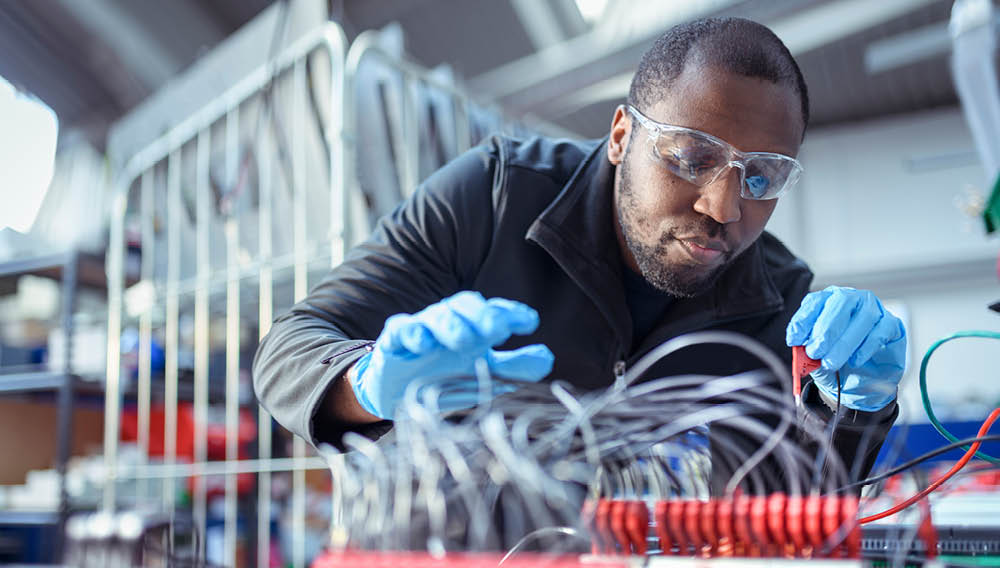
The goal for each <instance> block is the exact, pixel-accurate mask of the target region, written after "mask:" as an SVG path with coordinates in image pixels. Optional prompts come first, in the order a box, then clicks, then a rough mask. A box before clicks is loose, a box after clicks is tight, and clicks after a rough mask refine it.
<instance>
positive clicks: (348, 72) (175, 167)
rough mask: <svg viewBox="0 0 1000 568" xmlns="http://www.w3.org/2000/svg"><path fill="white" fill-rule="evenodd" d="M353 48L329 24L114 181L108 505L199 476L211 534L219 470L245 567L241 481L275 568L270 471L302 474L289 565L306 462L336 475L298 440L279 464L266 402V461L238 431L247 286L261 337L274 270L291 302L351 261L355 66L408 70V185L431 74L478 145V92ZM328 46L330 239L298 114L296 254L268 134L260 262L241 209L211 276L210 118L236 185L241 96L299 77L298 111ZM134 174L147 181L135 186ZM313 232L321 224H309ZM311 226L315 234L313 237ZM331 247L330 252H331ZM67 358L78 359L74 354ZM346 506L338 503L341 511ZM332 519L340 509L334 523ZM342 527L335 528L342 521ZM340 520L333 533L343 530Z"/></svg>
mask: <svg viewBox="0 0 1000 568" xmlns="http://www.w3.org/2000/svg"><path fill="white" fill-rule="evenodd" d="M346 44H347V42H346V39H345V36H344V33H343V31H342V30H341V29H340V27H339V26H337V25H336V24H334V23H327V24H325V25H323V26H322V27H319V28H317V29H315V30H314V31H313V32H311V33H309V34H307V35H305V36H304V37H302V38H301V39H299V40H298V41H295V42H294V43H292V44H291V45H290V46H289V47H287V48H286V49H284V50H283V51H282V52H281V53H279V54H278V56H277V57H275V58H274V59H273V60H272V61H269V62H265V63H264V64H262V65H260V66H259V67H257V68H256V69H255V70H254V71H253V72H251V73H250V74H249V75H248V76H247V77H245V78H244V79H243V80H241V81H240V82H238V83H237V84H235V85H234V86H232V87H231V88H229V89H228V90H226V91H225V92H223V93H222V94H221V95H220V96H219V97H217V98H216V99H213V100H212V102H211V103H209V104H208V105H206V106H205V107H203V108H202V109H201V110H199V111H198V112H196V113H194V114H193V115H191V116H190V117H188V118H187V119H185V120H184V121H182V122H180V123H178V124H177V125H176V126H175V127H173V128H171V129H170V130H169V131H168V132H166V133H165V134H164V135H163V136H161V137H160V138H158V139H156V140H155V141H153V142H152V143H151V144H149V145H148V146H147V147H145V148H143V149H141V150H140V151H139V152H137V153H136V154H135V155H134V156H133V157H132V158H131V159H130V160H129V161H128V163H127V164H126V166H125V168H124V169H123V171H122V174H121V175H120V176H119V177H118V180H119V183H118V184H117V186H116V193H115V197H114V200H113V210H112V215H111V228H110V245H109V252H108V259H107V266H108V269H107V270H108V344H107V385H106V397H105V417H104V432H105V435H104V462H105V485H104V495H103V501H102V510H103V511H105V512H107V513H111V512H114V510H115V509H116V506H117V503H118V495H117V488H116V484H117V482H118V481H119V480H124V479H131V480H135V481H136V482H137V487H138V493H139V495H138V497H140V498H141V497H143V496H144V495H146V491H147V487H148V483H149V481H150V480H158V481H160V482H161V483H162V484H163V486H162V502H163V505H164V507H165V508H166V509H167V512H168V514H169V515H172V514H173V510H174V495H173V488H174V487H175V486H176V480H179V479H183V478H185V477H190V476H193V477H194V478H195V485H194V495H193V501H194V502H193V504H192V508H193V512H194V519H195V523H196V526H197V527H198V530H199V531H201V533H200V534H201V535H204V530H205V526H206V515H207V510H206V486H205V481H206V478H207V477H208V476H213V475H222V476H224V477H225V525H224V538H223V541H224V559H225V562H226V563H227V564H232V563H234V562H235V558H236V556H235V548H236V522H237V513H238V508H237V501H236V476H237V475H238V474H240V473H257V474H258V486H257V497H258V500H259V506H258V510H257V526H256V533H257V543H256V556H257V561H258V565H267V562H268V561H269V556H270V550H269V543H270V516H271V507H270V493H271V473H272V472H276V471H291V472H292V475H293V495H292V501H291V505H292V511H293V521H292V523H293V527H292V533H293V551H292V564H293V565H294V566H304V565H305V562H306V558H305V540H304V528H305V524H304V518H305V505H306V503H305V471H306V470H309V469H328V465H327V462H326V461H325V460H323V459H321V458H317V457H308V456H307V445H306V441H305V440H302V439H300V438H296V439H295V441H294V446H293V452H292V457H291V458H290V459H288V458H282V459H274V458H272V454H271V444H272V438H271V428H272V420H271V416H270V415H269V414H268V413H267V411H266V410H264V409H263V407H259V408H258V412H257V418H258V432H257V435H258V459H254V460H248V459H242V460H241V459H239V454H238V446H237V436H236V431H237V429H238V425H239V406H238V403H239V371H240V368H239V346H240V325H239V324H240V319H241V313H240V283H241V282H242V281H244V280H247V279H257V281H258V294H259V298H258V302H259V305H258V310H257V312H258V313H257V317H258V319H259V333H258V339H260V338H263V336H264V335H266V334H267V332H268V331H269V329H270V323H271V320H272V318H273V316H274V313H273V312H274V303H273V302H274V299H273V298H274V273H275V272H276V271H279V270H282V269H286V268H291V269H292V271H293V279H292V284H293V299H294V301H296V302H297V301H299V300H302V299H303V298H304V297H305V296H306V294H307V291H308V285H309V283H308V266H309V263H310V261H311V260H315V259H317V258H320V257H321V256H322V255H326V254H328V255H329V261H330V265H331V266H336V265H337V264H339V263H340V262H342V260H343V258H344V255H345V253H346V250H347V247H348V246H349V245H350V240H351V237H350V236H351V235H353V234H354V233H353V232H352V229H354V227H353V226H352V222H353V221H354V220H353V219H352V216H351V204H352V192H355V191H356V190H357V188H358V183H357V172H356V165H355V159H354V157H355V151H356V148H355V141H356V140H357V138H356V137H355V136H353V135H352V131H353V129H354V125H353V123H352V124H350V125H349V124H348V123H347V121H346V116H347V114H346V113H347V111H348V110H354V109H355V105H354V96H355V94H354V90H353V89H354V85H355V77H356V76H357V71H358V67H359V65H360V63H361V61H362V59H363V58H364V57H366V56H374V57H377V58H379V59H380V60H381V61H383V62H384V63H387V64H388V65H390V66H392V67H393V68H395V69H397V70H398V71H400V72H401V74H402V76H403V85H404V89H403V93H402V96H403V116H402V122H401V124H400V128H399V129H398V131H397V132H396V133H395V136H397V137H399V138H400V139H399V140H397V141H396V142H400V143H401V147H402V148H404V149H406V151H405V152H404V153H403V154H404V155H402V156H401V163H400V168H401V169H400V179H401V181H402V182H403V187H405V188H407V189H408V191H412V188H414V187H416V185H417V183H418V182H419V179H417V178H418V176H419V153H418V151H419V132H418V128H419V122H418V117H417V106H416V101H415V100H414V92H415V90H414V89H412V88H411V86H412V85H413V84H414V83H415V82H418V81H419V82H422V83H424V84H427V85H429V86H431V87H433V88H435V89H438V90H440V91H443V92H444V93H447V94H449V95H450V96H451V97H452V98H453V101H454V104H455V121H454V124H455V129H456V143H457V150H458V152H462V151H465V150H466V149H468V148H469V147H470V146H471V144H472V143H473V140H472V133H471V129H470V116H469V113H470V105H471V103H470V99H469V98H468V96H467V95H466V94H465V93H463V92H462V91H461V90H460V89H459V88H458V87H456V86H455V85H453V84H450V83H447V82H444V81H440V80H438V79H437V78H435V77H432V76H430V75H428V72H427V70H426V69H424V68H422V67H419V66H418V65H415V64H414V63H412V62H410V61H407V60H404V59H399V58H397V57H395V56H393V55H391V54H389V53H388V52H386V51H384V50H383V49H382V48H381V47H380V46H379V45H378V44H377V41H376V33H375V32H364V33H362V34H361V35H359V36H358V38H357V39H356V40H355V41H354V42H353V44H352V45H351V46H350V49H349V50H347V45H346ZM318 50H322V51H325V52H326V54H327V56H328V57H329V65H330V77H329V80H330V101H329V102H330V113H329V115H328V116H326V117H324V125H323V128H322V129H321V135H323V136H324V137H325V140H326V148H327V149H328V155H327V156H325V158H326V159H327V160H328V164H329V168H330V169H329V171H330V188H329V189H330V211H329V215H330V218H329V223H328V227H327V230H326V233H325V235H324V238H322V239H319V240H313V241H310V240H309V238H308V236H309V232H308V229H309V228H308V227H307V224H306V220H307V212H308V204H307V203H306V192H305V187H306V179H305V164H304V163H303V162H304V148H303V147H302V145H303V142H302V141H303V138H304V136H303V134H304V125H303V117H302V113H301V112H298V113H295V114H294V115H293V117H292V119H293V120H292V125H291V135H290V143H291V145H292V149H291V154H292V161H293V163H292V177H293V179H292V180H291V188H290V189H291V192H292V217H293V219H292V222H293V227H292V252H291V253H290V254H285V255H280V256H275V255H274V254H273V252H274V243H273V235H272V231H271V228H272V225H273V222H274V221H275V219H274V211H273V210H272V207H271V205H272V198H273V197H274V181H275V179H274V178H275V173H276V168H274V167H273V165H274V164H273V156H272V152H273V150H274V148H271V147H269V145H271V144H274V143H275V142H274V141H272V140H270V139H269V138H268V137H262V140H251V141H250V143H253V144H257V147H256V150H257V155H258V157H259V160H258V161H257V167H258V180H259V197H260V199H259V208H258V216H259V217H258V227H257V232H258V239H259V241H258V244H259V249H258V255H259V257H258V258H257V259H253V260H250V261H246V260H241V259H240V258H239V256H240V251H239V232H240V221H239V219H238V217H237V216H236V215H232V216H230V217H229V218H227V219H225V220H224V222H223V228H224V235H225V251H226V255H225V258H226V265H225V270H224V274H220V272H219V271H217V272H215V273H213V272H212V266H211V258H210V249H211V246H210V245H211V238H212V236H211V233H210V226H209V218H210V216H211V207H212V205H211V202H210V199H211V195H210V192H211V191H212V187H211V180H210V165H211V159H212V156H211V140H212V138H211V134H212V132H211V131H212V128H213V125H217V124H219V125H221V126H219V128H220V129H221V130H223V131H224V133H225V135H224V140H225V147H226V153H225V155H224V157H223V159H224V163H225V164H226V168H225V171H226V176H225V177H227V178H230V179H237V178H238V177H239V176H240V175H242V173H241V172H240V169H241V166H240V160H241V156H240V152H239V148H240V144H239V140H240V136H239V118H240V116H239V113H240V110H241V108H243V105H244V103H247V102H248V101H251V100H252V99H253V97H255V96H257V95H258V94H260V93H261V92H262V91H263V90H264V89H268V88H269V85H271V84H272V81H273V80H274V78H276V77H279V76H283V75H285V74H289V75H290V76H291V78H292V79H291V80H292V88H293V93H292V97H293V100H294V102H295V104H296V105H301V104H305V100H306V99H305V91H304V89H305V88H306V84H307V82H306V81H307V79H308V78H307V76H306V75H307V68H306V58H308V57H310V56H311V55H312V54H314V53H315V52H317V51H318ZM188 145H193V146H194V160H195V165H194V171H195V181H194V184H195V189H196V198H195V217H196V220H195V247H196V258H195V275H194V277H191V278H186V279H182V278H181V274H180V261H181V258H180V244H181V241H180V239H181V234H180V230H181V228H180V220H179V219H180V215H181V213H182V210H183V203H182V201H181V197H182V196H181V192H182V183H183V180H182V177H183V170H182V167H181V166H182V161H181V160H182V156H183V155H184V154H185V153H184V152H183V151H182V150H183V149H184V148H185V147H187V146H188ZM164 165H165V170H166V171H165V174H166V191H167V223H166V230H167V241H168V242H167V250H166V255H167V258H166V260H167V274H166V278H165V282H157V281H156V274H155V264H154V262H155V260H156V259H155V258H154V255H153V251H154V248H155V247H154V244H153V243H154V237H155V235H154V229H155V228H154V223H153V217H154V214H155V213H156V211H155V210H156V208H155V203H156V201H155V197H156V196H155V193H156V191H157V184H156V179H157V171H162V170H163V169H164ZM137 182H138V183H137ZM135 186H138V189H139V198H140V199H141V205H140V217H141V227H140V228H141V240H140V244H141V247H142V259H141V265H140V273H139V276H140V279H141V282H142V283H143V285H145V286H149V287H150V289H151V290H152V291H153V292H154V298H155V299H156V300H155V301H154V302H152V303H151V304H150V305H149V306H147V307H145V309H144V310H143V311H142V312H141V313H140V314H139V316H138V321H139V337H140V344H139V373H138V383H137V394H138V410H137V413H138V428H139V434H138V445H139V447H140V451H141V452H142V454H143V461H141V462H140V463H139V464H137V465H135V466H131V467H124V466H120V464H118V437H117V433H118V431H119V427H120V412H121V407H122V392H121V391H122V389H121V385H122V377H121V376H120V372H121V368H120V365H121V352H120V342H119V338H120V337H121V331H122V325H123V308H124V301H123V294H124V291H125V290H124V289H125V274H124V267H125V217H126V213H127V210H128V204H129V200H130V199H132V198H133V197H134V195H133V193H134V187H135ZM312 229H316V228H312ZM313 232H314V234H315V233H316V231H315V230H314V231H313ZM327 247H329V248H328V250H327ZM222 286H224V289H225V295H226V307H225V322H226V347H225V361H226V371H225V377H226V400H225V424H226V449H225V453H226V460H225V461H223V462H209V461H208V460H207V441H206V440H207V438H206V436H207V424H208V394H209V392H208V386H209V385H208V377H209V341H210V334H209V326H210V323H211V310H210V308H211V297H210V296H211V291H212V290H214V289H216V288H219V287H222ZM189 295H193V297H194V325H195V330H194V341H195V346H194V405H193V406H194V408H193V410H194V437H195V440H194V458H195V459H194V463H191V464H187V463H178V462H177V460H176V450H177V438H176V427H177V420H178V414H177V411H178V409H177V404H178V401H177V398H178V385H177V379H178V376H177V375H178V367H177V364H178V362H177V355H178V352H179V345H178V340H179V316H180V305H181V302H180V299H181V298H186V297H188V296H189ZM159 301H163V302H164V304H165V306H164V308H163V316H164V319H165V327H164V331H165V335H166V338H165V339H166V341H165V351H166V353H165V355H166V369H165V379H166V384H165V388H166V390H165V399H166V400H165V414H166V420H165V440H164V446H165V451H164V463H163V464H150V463H148V453H149V446H150V438H149V429H150V414H151V405H150V398H151V373H150V362H151V359H152V354H151V348H150V341H151V339H152V337H153V325H154V320H155V319H156V318H155V316H156V312H155V311H156V310H157V309H158V308H157V307H156V306H157V305H158V302H159ZM67 360H68V358H67ZM336 514H337V512H336V511H334V515H336ZM335 518H336V517H335ZM334 524H336V523H335V522H334ZM334 528H335V527H334ZM199 540H200V542H199V547H200V550H199V551H198V552H199V553H200V554H204V552H205V551H204V541H205V539H204V538H203V537H202V538H200V539H199Z"/></svg>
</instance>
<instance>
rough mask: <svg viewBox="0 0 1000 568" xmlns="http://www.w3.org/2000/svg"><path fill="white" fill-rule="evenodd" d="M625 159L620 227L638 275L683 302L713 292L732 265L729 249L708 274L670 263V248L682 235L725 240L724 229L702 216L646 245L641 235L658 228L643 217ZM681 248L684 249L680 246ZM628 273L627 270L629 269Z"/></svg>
mask: <svg viewBox="0 0 1000 568" xmlns="http://www.w3.org/2000/svg"><path fill="white" fill-rule="evenodd" d="M628 158H629V156H628V155H626V157H625V159H624V160H622V164H621V168H622V170H621V179H620V182H619V188H618V189H619V191H618V203H617V209H618V225H619V226H620V227H621V231H622V236H623V237H624V238H625V244H626V246H628V249H629V251H630V252H631V253H632V256H633V257H634V258H635V261H636V264H638V265H639V272H640V273H641V274H642V277H643V278H645V279H646V281H647V282H649V283H650V284H651V285H652V286H653V287H655V288H656V289H658V290H660V291H661V292H666V293H667V294H670V295H672V296H676V297H680V298H693V297H696V296H700V295H701V294H704V293H705V292H707V291H708V290H711V289H712V288H713V287H714V285H715V283H716V281H717V280H718V279H719V277H720V276H721V275H722V273H723V272H724V271H725V269H726V268H727V267H728V266H729V264H730V263H731V262H732V260H733V257H734V256H735V252H734V251H733V250H732V249H730V250H729V251H727V252H726V253H725V256H724V257H723V259H722V262H721V263H720V264H719V266H717V267H715V268H713V269H708V270H706V269H705V267H704V266H702V265H700V264H698V263H695V262H693V261H692V262H671V261H670V260H669V251H668V247H669V246H671V245H673V246H675V247H676V246H677V245H678V244H681V243H680V240H679V239H678V238H677V235H678V234H682V235H704V236H706V237H709V238H713V239H716V238H719V239H723V240H724V239H725V232H726V227H725V225H723V224H721V223H719V222H717V221H715V220H714V219H712V218H711V217H707V216H704V215H702V216H701V217H699V218H698V219H697V220H696V221H694V222H692V223H689V224H686V225H683V226H672V227H669V228H667V229H665V230H663V231H662V232H661V234H660V237H659V239H658V240H657V242H656V244H654V245H650V244H647V243H646V242H644V241H643V239H642V237H641V234H642V232H643V230H644V229H645V232H647V233H648V232H649V231H650V230H652V229H654V228H657V227H658V224H657V223H655V222H654V220H652V219H649V218H648V217H645V216H643V211H642V207H641V206H640V205H639V203H638V200H637V198H636V195H635V188H634V187H633V186H632V176H631V171H630V167H629V162H630V160H629V159H628ZM681 246H684V245H682V244H681ZM626 270H628V268H626Z"/></svg>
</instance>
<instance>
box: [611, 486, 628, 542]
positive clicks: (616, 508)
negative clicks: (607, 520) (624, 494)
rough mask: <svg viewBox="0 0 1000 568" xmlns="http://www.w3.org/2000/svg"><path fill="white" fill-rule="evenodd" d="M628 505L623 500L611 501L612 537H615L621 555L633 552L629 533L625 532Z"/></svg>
mask: <svg viewBox="0 0 1000 568" xmlns="http://www.w3.org/2000/svg"><path fill="white" fill-rule="evenodd" d="M626 505H627V502H626V501H623V500H621V499H614V500H612V501H611V535H612V536H613V537H614V541H615V544H616V545H617V549H618V552H619V553H620V554H629V553H630V552H631V547H630V546H629V537H628V533H627V532H626V531H625V509H626Z"/></svg>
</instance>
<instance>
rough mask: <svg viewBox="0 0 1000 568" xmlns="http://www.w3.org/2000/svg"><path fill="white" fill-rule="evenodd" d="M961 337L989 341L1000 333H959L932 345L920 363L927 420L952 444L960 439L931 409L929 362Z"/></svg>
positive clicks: (992, 460)
mask: <svg viewBox="0 0 1000 568" xmlns="http://www.w3.org/2000/svg"><path fill="white" fill-rule="evenodd" d="M960 337H986V338H989V339H1000V333H997V332H995V331H980V330H969V331H959V332H957V333H953V334H951V335H949V336H947V337H943V338H941V339H938V340H937V341H935V342H934V344H933V345H931V347H930V349H928V350H927V353H926V354H924V360H923V361H921V362H920V398H921V400H922V401H923V403H924V411H925V412H927V418H928V419H930V421H931V424H933V425H934V429H935V430H937V431H938V432H939V433H940V434H941V435H942V436H944V437H945V438H947V439H948V440H949V441H951V442H958V438H956V437H955V436H954V435H953V434H952V433H951V432H949V431H948V429H947V428H945V427H944V425H943V424H941V423H940V422H938V419H937V416H934V410H933V409H932V408H931V399H930V397H929V396H927V362H928V361H930V358H931V353H934V351H935V350H936V349H937V348H938V347H941V345H943V344H945V343H947V342H949V341H951V340H952V339H958V338H960ZM962 448H964V449H965V450H968V449H969V446H962ZM976 457H979V458H982V459H984V460H986V461H988V462H990V463H992V464H997V465H1000V458H995V457H993V456H991V455H989V454H987V453H983V452H976Z"/></svg>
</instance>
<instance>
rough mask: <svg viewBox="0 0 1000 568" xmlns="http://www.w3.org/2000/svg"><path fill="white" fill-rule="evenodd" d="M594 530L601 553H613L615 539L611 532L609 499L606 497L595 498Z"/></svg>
mask: <svg viewBox="0 0 1000 568" xmlns="http://www.w3.org/2000/svg"><path fill="white" fill-rule="evenodd" d="M594 527H595V528H596V531H595V532H594V534H595V536H596V537H597V540H598V548H599V549H600V551H601V554H614V553H615V540H614V536H612V534H611V501H610V500H608V499H604V498H601V499H598V500H597V513H596V515H595V516H594Z"/></svg>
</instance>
